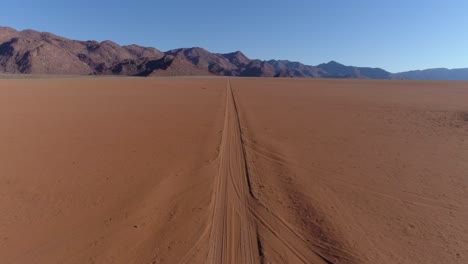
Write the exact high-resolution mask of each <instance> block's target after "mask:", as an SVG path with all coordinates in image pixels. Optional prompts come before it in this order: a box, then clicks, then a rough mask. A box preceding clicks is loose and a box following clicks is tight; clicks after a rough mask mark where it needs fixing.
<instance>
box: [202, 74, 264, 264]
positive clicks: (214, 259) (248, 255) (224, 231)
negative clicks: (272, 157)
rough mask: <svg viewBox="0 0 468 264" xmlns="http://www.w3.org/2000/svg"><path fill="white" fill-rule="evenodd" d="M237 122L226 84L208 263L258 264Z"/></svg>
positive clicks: (256, 243)
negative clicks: (224, 110)
mask: <svg viewBox="0 0 468 264" xmlns="http://www.w3.org/2000/svg"><path fill="white" fill-rule="evenodd" d="M238 118H239V117H238V115H237V111H236V109H235V105H234V99H233V94H232V89H231V87H230V82H228V87H227V93H226V112H225V121H224V129H223V137H222V141H221V147H220V165H219V173H218V177H217V178H216V183H215V190H214V194H213V197H214V209H213V222H212V226H211V231H210V236H209V253H208V263H260V257H259V256H260V255H259V249H258V241H257V230H256V225H255V221H254V218H253V216H252V214H251V213H250V211H249V206H248V204H249V198H250V194H249V185H248V180H247V174H246V165H245V159H244V153H243V149H242V143H241V134H240V127H239V119H238Z"/></svg>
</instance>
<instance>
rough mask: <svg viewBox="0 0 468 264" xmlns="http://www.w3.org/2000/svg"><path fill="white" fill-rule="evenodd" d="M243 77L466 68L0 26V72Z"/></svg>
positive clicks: (458, 75)
mask: <svg viewBox="0 0 468 264" xmlns="http://www.w3.org/2000/svg"><path fill="white" fill-rule="evenodd" d="M2 72H3V73H34V74H77V75H125V76H187V75H218V76H245V77H291V78H295V77H301V78H357V79H430V80H439V79H449V80H467V79H468V69H455V70H447V69H432V70H425V71H412V72H403V73H397V74H392V73H390V72H387V71H385V70H383V69H380V68H368V67H355V66H345V65H343V64H340V63H338V62H335V61H330V62H328V63H323V64H320V65H317V66H310V65H305V64H302V63H300V62H292V61H288V60H269V61H262V60H257V59H250V58H248V57H247V56H245V55H244V54H243V53H242V52H240V51H236V52H232V53H226V54H219V53H211V52H209V51H207V50H205V49H203V48H199V47H195V48H181V49H174V50H169V51H166V52H161V51H159V50H157V49H155V48H150V47H142V46H138V45H128V46H121V45H118V44H117V43H114V42H112V41H109V40H106V41H103V42H97V41H92V40H90V41H79V40H70V39H67V38H64V37H60V36H56V35H54V34H51V33H47V32H38V31H34V30H23V31H17V30H15V29H12V28H8V27H0V73H2Z"/></svg>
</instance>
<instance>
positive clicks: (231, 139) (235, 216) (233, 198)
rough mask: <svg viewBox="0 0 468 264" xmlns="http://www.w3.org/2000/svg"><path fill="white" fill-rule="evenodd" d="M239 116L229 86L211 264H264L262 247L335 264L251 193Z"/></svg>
mask: <svg viewBox="0 0 468 264" xmlns="http://www.w3.org/2000/svg"><path fill="white" fill-rule="evenodd" d="M245 155H246V153H245V149H244V146H243V141H242V134H241V128H240V120H239V114H238V110H237V106H236V101H235V97H234V93H233V90H232V87H231V84H230V81H229V80H228V83H227V88H226V108H225V120H224V127H223V135H222V140H221V146H220V152H219V171H218V175H217V177H216V179H215V187H214V191H213V199H212V201H213V204H212V206H213V208H212V210H213V211H212V218H211V220H212V221H211V223H210V224H209V228H208V229H209V232H208V240H209V241H208V255H207V261H206V263H213V264H214V263H216V264H226V263H245V264H261V263H263V262H264V261H265V260H268V256H264V252H263V251H262V247H263V243H265V246H268V247H269V248H270V249H272V250H273V251H274V252H277V253H279V254H280V255H284V256H289V257H287V258H288V259H289V260H290V261H293V262H294V263H299V262H301V263H314V264H333V262H332V261H330V260H329V259H327V258H326V257H325V256H323V255H322V254H321V253H320V252H319V251H318V250H316V249H314V247H316V246H317V245H311V244H310V242H309V241H310V240H309V239H306V238H305V237H304V236H303V235H301V234H299V233H298V232H296V231H295V229H294V227H293V226H291V225H290V224H288V223H286V222H285V221H284V220H282V219H281V218H280V217H279V216H277V215H276V214H275V213H274V212H272V211H270V210H269V209H268V208H267V207H266V206H265V205H263V204H262V203H261V202H260V201H259V200H258V199H256V198H255V196H254V194H253V193H252V189H251V186H250V180H249V170H248V167H247V162H246V159H245V157H246V156H245ZM288 262H289V261H288Z"/></svg>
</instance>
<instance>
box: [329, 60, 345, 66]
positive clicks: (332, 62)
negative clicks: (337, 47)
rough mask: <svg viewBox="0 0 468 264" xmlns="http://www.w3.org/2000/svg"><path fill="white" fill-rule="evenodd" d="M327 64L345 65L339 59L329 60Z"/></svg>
mask: <svg viewBox="0 0 468 264" xmlns="http://www.w3.org/2000/svg"><path fill="white" fill-rule="evenodd" d="M327 64H328V65H343V64H341V63H339V62H337V61H334V60H331V61H329V62H328V63H327Z"/></svg>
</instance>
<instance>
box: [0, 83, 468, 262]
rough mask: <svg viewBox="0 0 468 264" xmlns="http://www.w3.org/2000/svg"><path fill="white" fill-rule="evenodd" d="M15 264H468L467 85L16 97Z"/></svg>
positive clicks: (5, 237) (5, 203) (1, 222)
mask: <svg viewBox="0 0 468 264" xmlns="http://www.w3.org/2000/svg"><path fill="white" fill-rule="evenodd" d="M0 138H1V147H0V262H1V263H5V264H10V263H11V264H16V263H153V264H156V263H314V264H330V263H332V264H338V263H349V264H354V263H366V264H367V263H368V264H371V263H372V264H373V263H407V264H427V263H434V264H436V263H437V264H438V263H455V264H456V263H459V264H462V263H468V82H440V81H439V82H437V81H390V80H382V81H375V80H333V79H328V80H325V79H315V80H311V79H273V78H244V79H240V78H217V77H198V78H188V77H187V78H146V79H139V78H116V77H112V78H110V77H109V78H107V77H103V78H74V77H70V78H53V79H47V78H40V79H35V78H32V79H22V80H20V79H4V80H0Z"/></svg>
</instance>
